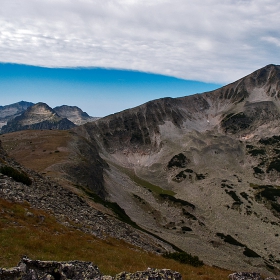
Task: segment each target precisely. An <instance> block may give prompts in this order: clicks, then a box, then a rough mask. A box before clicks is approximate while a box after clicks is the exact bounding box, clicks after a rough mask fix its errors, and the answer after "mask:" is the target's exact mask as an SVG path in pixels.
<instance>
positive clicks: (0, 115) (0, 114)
mask: <svg viewBox="0 0 280 280" xmlns="http://www.w3.org/2000/svg"><path fill="white" fill-rule="evenodd" d="M32 105H34V103H32V102H26V101H20V102H17V103H14V104H10V105H6V106H0V130H1V128H2V126H4V125H6V124H7V122H8V121H9V120H10V119H13V118H15V117H17V116H19V115H20V114H22V113H23V112H24V111H25V110H26V109H27V108H28V107H30V106H32Z"/></svg>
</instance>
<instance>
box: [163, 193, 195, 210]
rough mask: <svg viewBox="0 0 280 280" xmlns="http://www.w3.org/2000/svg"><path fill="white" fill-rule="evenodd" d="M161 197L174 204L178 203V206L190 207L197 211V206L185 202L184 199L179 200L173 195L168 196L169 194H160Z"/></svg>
mask: <svg viewBox="0 0 280 280" xmlns="http://www.w3.org/2000/svg"><path fill="white" fill-rule="evenodd" d="M160 197H162V198H164V199H168V200H170V201H172V202H174V203H177V204H180V205H181V206H188V207H191V208H192V209H195V206H194V205H193V204H192V203H190V202H188V201H185V200H182V199H179V198H176V197H174V196H172V195H168V194H160Z"/></svg>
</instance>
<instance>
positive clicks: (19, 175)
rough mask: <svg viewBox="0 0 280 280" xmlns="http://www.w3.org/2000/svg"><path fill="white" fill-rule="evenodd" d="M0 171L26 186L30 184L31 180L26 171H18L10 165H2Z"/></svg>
mask: <svg viewBox="0 0 280 280" xmlns="http://www.w3.org/2000/svg"><path fill="white" fill-rule="evenodd" d="M0 172H1V173H2V174H4V175H7V176H9V177H12V178H13V179H14V180H15V181H17V182H20V183H23V184H25V185H27V186H30V185H31V184H32V180H31V179H30V178H29V177H28V175H27V174H26V173H24V172H23V171H18V170H17V169H15V168H13V167H11V166H8V165H4V166H2V167H1V168H0Z"/></svg>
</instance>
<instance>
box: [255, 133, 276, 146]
mask: <svg viewBox="0 0 280 280" xmlns="http://www.w3.org/2000/svg"><path fill="white" fill-rule="evenodd" d="M259 143H260V144H263V145H273V144H278V143H279V144H280V136H276V135H274V136H272V137H270V138H265V139H260V140H259Z"/></svg>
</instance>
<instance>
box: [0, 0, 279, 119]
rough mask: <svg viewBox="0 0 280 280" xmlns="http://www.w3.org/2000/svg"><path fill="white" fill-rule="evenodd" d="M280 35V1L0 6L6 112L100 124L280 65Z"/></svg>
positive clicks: (29, 1) (46, 0)
mask: <svg viewBox="0 0 280 280" xmlns="http://www.w3.org/2000/svg"><path fill="white" fill-rule="evenodd" d="M279 26H280V1H279V0H223V1H221V0H200V1H194V0H153V1H151V0H75V1H74V0H40V1H38V0H24V1H23V0H7V1H6V0H4V1H1V9H0V63H8V64H3V65H2V66H1V73H0V75H1V77H0V79H1V80H0V82H1V85H0V86H1V87H0V89H1V102H0V104H2V105H5V104H8V103H11V102H16V101H18V100H19V99H20V100H24V99H26V100H29V101H33V102H36V101H45V102H47V103H49V104H50V105H51V106H56V105H60V104H69V105H77V106H79V107H81V108H82V109H83V110H85V111H88V112H89V113H90V114H92V115H100V116H101V115H106V114H108V113H111V112H115V111H119V110H122V109H123V108H128V107H133V106H136V105H139V104H141V103H143V102H146V101H148V100H151V99H155V98H159V97H164V96H171V97H177V96H184V95H187V94H192V93H197V92H203V91H207V90H210V89H213V88H216V87H217V85H224V84H227V83H231V82H233V81H236V80H237V79H239V78H241V77H244V76H245V75H247V74H249V73H251V72H253V71H255V70H257V69H259V68H261V67H264V66H265V65H268V64H280V28H279ZM9 64H21V65H33V66H34V67H35V66H36V67H37V68H24V67H22V66H15V65H10V66H9ZM12 66H13V67H15V68H14V70H8V68H9V67H12ZM3 67H4V68H5V67H8V68H7V69H6V70H4V68H3ZM38 67H47V68H52V70H50V69H49V70H47V69H42V68H38ZM83 67H88V68H89V69H90V70H89V69H88V70H86V69H83V70H75V71H74V70H73V69H76V68H83ZM64 68H73V69H72V70H70V69H68V70H63V69H64ZM58 69H60V70H58ZM102 69H107V70H102ZM108 69H116V70H108ZM118 69H122V70H118ZM6 71H7V73H5V72H6ZM141 72H142V73H141ZM8 73H10V74H9V75H8ZM143 73H154V75H152V74H149V75H148V74H143ZM160 75H162V76H160ZM171 77H176V78H177V79H176V78H171ZM180 79H181V80H180ZM2 92H3V94H2ZM4 95H5V96H4ZM42 97H44V98H42ZM104 104H106V106H105V105H104Z"/></svg>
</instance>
